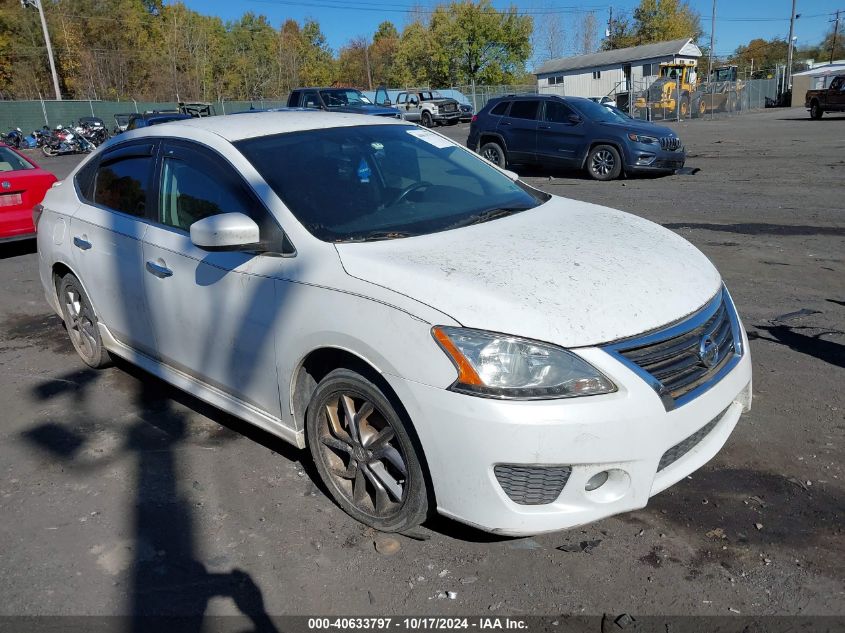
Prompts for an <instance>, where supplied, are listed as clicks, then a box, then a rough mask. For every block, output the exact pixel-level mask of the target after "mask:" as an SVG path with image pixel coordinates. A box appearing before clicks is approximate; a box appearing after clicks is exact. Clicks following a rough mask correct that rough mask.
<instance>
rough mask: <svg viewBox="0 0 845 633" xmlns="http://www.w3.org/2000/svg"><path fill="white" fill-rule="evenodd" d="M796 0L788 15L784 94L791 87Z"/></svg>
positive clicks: (793, 0) (793, 1)
mask: <svg viewBox="0 0 845 633" xmlns="http://www.w3.org/2000/svg"><path fill="white" fill-rule="evenodd" d="M796 2H797V0H792V13H790V14H789V52H788V53H787V54H786V81H785V82H784V83H785V84H786V87H785V88H784V92H786V91H787V90H789V89H790V88H791V87H792V49H793V48H795V40H794V39H792V35H793V33H794V31H795V3H796Z"/></svg>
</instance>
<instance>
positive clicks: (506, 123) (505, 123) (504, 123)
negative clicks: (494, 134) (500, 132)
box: [499, 121, 510, 125]
mask: <svg viewBox="0 0 845 633" xmlns="http://www.w3.org/2000/svg"><path fill="white" fill-rule="evenodd" d="M499 125H510V123H508V122H507V121H502V122H501V123H500V124H499Z"/></svg>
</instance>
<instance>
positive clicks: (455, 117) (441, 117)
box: [431, 112, 461, 123]
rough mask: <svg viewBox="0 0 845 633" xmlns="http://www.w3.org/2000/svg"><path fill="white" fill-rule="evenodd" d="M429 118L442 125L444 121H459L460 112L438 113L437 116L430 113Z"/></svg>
mask: <svg viewBox="0 0 845 633" xmlns="http://www.w3.org/2000/svg"><path fill="white" fill-rule="evenodd" d="M431 118H432V119H433V120H435V121H437V122H438V123H442V122H444V121H446V122H449V121H459V120H460V118H461V113H460V112H438V113H437V114H434V113H432V115H431Z"/></svg>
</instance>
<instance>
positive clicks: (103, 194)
mask: <svg viewBox="0 0 845 633" xmlns="http://www.w3.org/2000/svg"><path fill="white" fill-rule="evenodd" d="M153 162H154V160H153V157H152V156H126V157H124V158H120V157H118V158H116V159H115V160H111V161H110V160H108V156H106V157H105V159H104V160H103V162H101V163H100V165H99V167H98V168H97V174H96V177H95V183H94V200H93V201H94V202H96V203H97V204H99V205H102V206H104V207H107V208H109V209H113V210H115V211H120V212H122V213H128V214H129V215H134V216H138V217H143V216H144V215H145V214H146V212H147V192H148V190H149V187H150V182H151V181H152V172H153Z"/></svg>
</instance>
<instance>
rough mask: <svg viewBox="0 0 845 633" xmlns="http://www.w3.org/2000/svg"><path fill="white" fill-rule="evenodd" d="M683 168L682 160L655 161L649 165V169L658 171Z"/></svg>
mask: <svg viewBox="0 0 845 633" xmlns="http://www.w3.org/2000/svg"><path fill="white" fill-rule="evenodd" d="M683 166H684V161H682V160H656V161H654V162H653V163H652V164H651V167H656V168H658V169H680V168H681V167H683Z"/></svg>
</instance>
